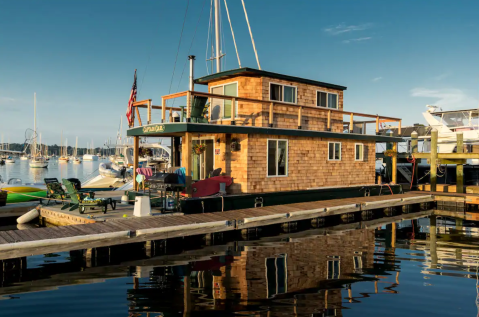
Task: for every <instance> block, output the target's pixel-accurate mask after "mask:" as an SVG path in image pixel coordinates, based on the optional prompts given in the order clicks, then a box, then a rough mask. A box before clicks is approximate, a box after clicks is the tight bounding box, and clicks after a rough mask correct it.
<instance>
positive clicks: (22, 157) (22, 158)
mask: <svg viewBox="0 0 479 317" xmlns="http://www.w3.org/2000/svg"><path fill="white" fill-rule="evenodd" d="M20 161H28V156H25V155H23V156H20Z"/></svg>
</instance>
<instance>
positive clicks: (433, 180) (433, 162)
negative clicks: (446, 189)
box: [429, 128, 438, 192]
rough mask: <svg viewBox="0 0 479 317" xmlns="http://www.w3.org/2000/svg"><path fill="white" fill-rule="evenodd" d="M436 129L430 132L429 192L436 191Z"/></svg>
mask: <svg viewBox="0 0 479 317" xmlns="http://www.w3.org/2000/svg"><path fill="white" fill-rule="evenodd" d="M437 134H438V133H437V129H436V128H434V129H432V131H431V162H430V168H431V169H430V173H429V177H430V183H431V191H432V192H435V191H436V184H437Z"/></svg>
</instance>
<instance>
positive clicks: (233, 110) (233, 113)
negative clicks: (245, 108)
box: [231, 98, 236, 125]
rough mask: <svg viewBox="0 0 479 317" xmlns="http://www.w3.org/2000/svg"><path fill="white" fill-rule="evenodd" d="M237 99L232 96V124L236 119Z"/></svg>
mask: <svg viewBox="0 0 479 317" xmlns="http://www.w3.org/2000/svg"><path fill="white" fill-rule="evenodd" d="M235 118H236V99H235V98H231V125H235V124H236V121H235Z"/></svg>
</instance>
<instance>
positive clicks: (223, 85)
mask: <svg viewBox="0 0 479 317" xmlns="http://www.w3.org/2000/svg"><path fill="white" fill-rule="evenodd" d="M231 84H236V97H238V89H239V82H238V81H232V82H229V83H224V84H220V85H215V86H211V87H209V88H208V92H209V93H210V94H211V91H212V90H213V88H217V87H223V96H224V94H225V86H227V85H231ZM211 99H215V98H210V100H209V102H210V106H209V107H208V108H209V110H208V115H209V121H210V122H216V121H220V120H225V121H228V120H229V121H231V120H232V119H233V118H232V117H233V116H231V118H225V103H224V102H225V101H226V100H225V99H221V100H223V105H222V106H221V118H218V119H214V120H212V119H211V113H212V112H211V106H212V102H211ZM216 99H218V98H216ZM235 109H236V116H235V118H234V119H235V120H236V119H239V117H238V100H236V107H235Z"/></svg>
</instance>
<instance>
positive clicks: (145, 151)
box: [138, 147, 153, 157]
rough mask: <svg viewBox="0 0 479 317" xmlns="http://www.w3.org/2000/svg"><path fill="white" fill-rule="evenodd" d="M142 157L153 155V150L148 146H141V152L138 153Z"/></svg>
mask: <svg viewBox="0 0 479 317" xmlns="http://www.w3.org/2000/svg"><path fill="white" fill-rule="evenodd" d="M138 154H139V155H140V156H141V157H147V156H153V151H152V150H151V149H147V148H143V147H141V148H140V152H139V153H138Z"/></svg>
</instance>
